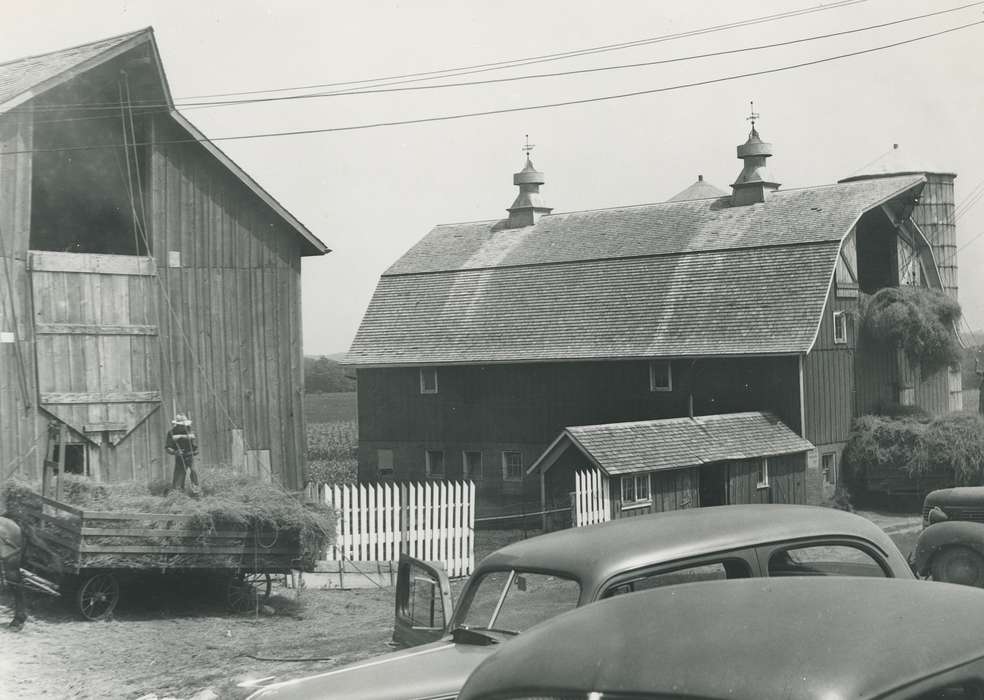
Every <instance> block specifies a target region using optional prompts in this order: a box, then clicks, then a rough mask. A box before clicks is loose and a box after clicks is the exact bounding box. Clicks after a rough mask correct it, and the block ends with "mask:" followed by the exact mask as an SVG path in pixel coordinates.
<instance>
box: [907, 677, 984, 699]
mask: <svg viewBox="0 0 984 700" xmlns="http://www.w3.org/2000/svg"><path fill="white" fill-rule="evenodd" d="M914 700H984V687H982V686H981V684H980V683H979V682H977V681H970V682H967V683H957V684H954V685H947V686H944V687H942V688H934V689H933V690H929V691H927V692H925V693H920V694H919V695H918V696H916V697H915V698H914Z"/></svg>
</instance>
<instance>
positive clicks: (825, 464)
mask: <svg viewBox="0 0 984 700" xmlns="http://www.w3.org/2000/svg"><path fill="white" fill-rule="evenodd" d="M820 476H822V477H823V483H825V484H833V483H836V481H837V453H836V452H824V453H823V454H822V455H820Z"/></svg>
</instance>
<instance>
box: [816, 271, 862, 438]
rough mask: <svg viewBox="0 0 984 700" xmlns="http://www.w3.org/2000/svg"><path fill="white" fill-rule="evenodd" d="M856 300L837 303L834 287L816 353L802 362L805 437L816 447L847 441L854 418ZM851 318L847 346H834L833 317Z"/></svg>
mask: <svg viewBox="0 0 984 700" xmlns="http://www.w3.org/2000/svg"><path fill="white" fill-rule="evenodd" d="M858 308H859V307H858V301H857V299H838V298H837V296H836V289H835V285H831V288H830V290H829V291H828V294H827V303H826V305H825V307H824V312H823V318H822V320H821V322H820V330H819V332H818V333H817V342H816V344H815V345H814V349H813V351H812V352H810V353H809V354H808V355H806V356H805V357H804V358H803V404H804V413H805V414H806V416H805V418H806V420H805V426H804V427H805V432H804V435H803V437H805V438H806V439H807V440H809V441H810V442H812V443H813V444H814V445H822V444H826V443H830V442H840V441H843V440H846V439H847V434H848V432H850V427H851V419H852V417H853V415H854V391H855V376H854V361H855V356H856V351H855V348H856V347H857V340H858V338H857V336H858ZM835 311H844V312H845V313H846V314H848V322H847V343H835V342H834V323H833V314H834V312H835Z"/></svg>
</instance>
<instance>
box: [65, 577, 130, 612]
mask: <svg viewBox="0 0 984 700" xmlns="http://www.w3.org/2000/svg"><path fill="white" fill-rule="evenodd" d="M75 599H76V601H77V602H78V606H79V612H80V613H82V617H84V618H85V619H87V620H105V619H106V618H107V617H109V616H110V615H112V614H113V610H114V609H116V604H117V603H118V602H119V601H120V584H119V581H117V580H116V577H115V576H113V574H109V573H99V574H92V575H91V576H88V577H87V578H85V579H84V580H83V581H82V585H81V586H79V589H78V591H77V593H76V594H75Z"/></svg>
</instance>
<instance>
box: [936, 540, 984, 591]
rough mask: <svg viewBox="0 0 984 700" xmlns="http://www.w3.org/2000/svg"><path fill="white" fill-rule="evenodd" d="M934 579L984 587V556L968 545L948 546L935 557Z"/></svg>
mask: <svg viewBox="0 0 984 700" xmlns="http://www.w3.org/2000/svg"><path fill="white" fill-rule="evenodd" d="M933 580H934V581H944V582H947V583H960V584H963V585H965V586H978V587H984V558H982V557H981V555H980V554H978V553H977V552H975V551H974V550H972V549H970V548H968V547H947V548H946V549H944V550H943V551H942V552H940V553H939V554H937V555H936V556H935V557H933Z"/></svg>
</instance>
